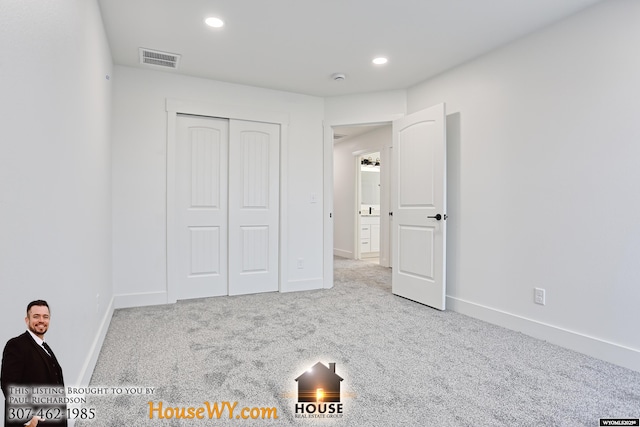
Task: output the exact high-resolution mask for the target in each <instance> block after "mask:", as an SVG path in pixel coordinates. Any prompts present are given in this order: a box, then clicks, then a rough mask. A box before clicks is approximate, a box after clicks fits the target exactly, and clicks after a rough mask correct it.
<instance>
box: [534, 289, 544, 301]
mask: <svg viewBox="0 0 640 427" xmlns="http://www.w3.org/2000/svg"><path fill="white" fill-rule="evenodd" d="M533 302H535V303H536V304H540V305H545V302H546V298H545V290H544V289H542V288H533Z"/></svg>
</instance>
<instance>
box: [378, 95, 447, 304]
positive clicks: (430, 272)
mask: <svg viewBox="0 0 640 427" xmlns="http://www.w3.org/2000/svg"><path fill="white" fill-rule="evenodd" d="M445 120H446V118H445V105H444V104H439V105H436V106H434V107H431V108H428V109H426V110H421V111H418V112H417V113H413V114H410V115H408V116H406V117H403V118H402V119H398V120H395V121H394V122H393V174H392V178H391V180H392V195H391V199H392V200H391V212H392V213H393V216H392V217H391V225H390V227H391V229H392V232H391V246H392V253H393V256H392V268H393V270H392V279H391V280H392V291H393V293H394V294H396V295H399V296H402V297H405V298H408V299H411V300H413V301H416V302H419V303H421V304H426V305H428V306H431V307H433V308H437V309H438V310H444V309H445V295H446V294H445V272H446V268H445V265H446V259H445V242H446V231H447V227H446V218H447V216H446V194H447V193H446V135H445V128H446V123H445Z"/></svg>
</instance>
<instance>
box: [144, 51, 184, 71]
mask: <svg viewBox="0 0 640 427" xmlns="http://www.w3.org/2000/svg"><path fill="white" fill-rule="evenodd" d="M139 51H140V63H141V64H148V65H155V66H158V67H164V68H173V69H176V68H178V63H179V62H180V55H178V54H175V53H168V52H160V51H159V50H151V49H145V48H142V47H141V48H140V49H139Z"/></svg>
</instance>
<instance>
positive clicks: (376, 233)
mask: <svg viewBox="0 0 640 427" xmlns="http://www.w3.org/2000/svg"><path fill="white" fill-rule="evenodd" d="M371 252H380V224H371Z"/></svg>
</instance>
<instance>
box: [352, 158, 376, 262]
mask: <svg viewBox="0 0 640 427" xmlns="http://www.w3.org/2000/svg"><path fill="white" fill-rule="evenodd" d="M381 169H382V167H381V162H380V152H379V151H376V152H373V153H367V154H363V155H360V156H358V157H357V162H356V170H357V173H356V178H357V180H356V181H357V183H356V189H357V195H356V201H357V202H356V203H357V206H356V209H357V214H356V224H357V225H356V230H357V235H356V245H355V249H356V259H361V260H363V261H367V262H372V263H375V264H379V263H380V173H381Z"/></svg>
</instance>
